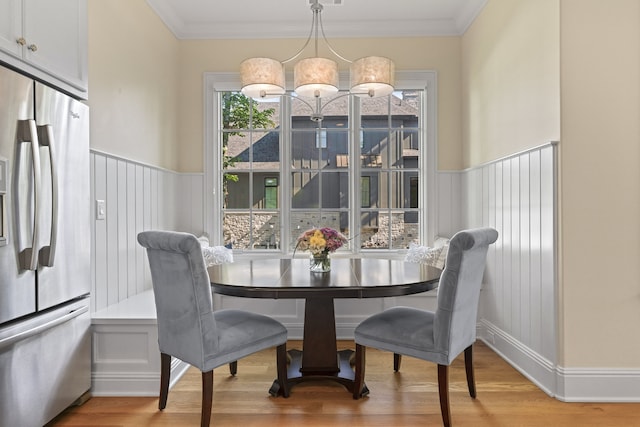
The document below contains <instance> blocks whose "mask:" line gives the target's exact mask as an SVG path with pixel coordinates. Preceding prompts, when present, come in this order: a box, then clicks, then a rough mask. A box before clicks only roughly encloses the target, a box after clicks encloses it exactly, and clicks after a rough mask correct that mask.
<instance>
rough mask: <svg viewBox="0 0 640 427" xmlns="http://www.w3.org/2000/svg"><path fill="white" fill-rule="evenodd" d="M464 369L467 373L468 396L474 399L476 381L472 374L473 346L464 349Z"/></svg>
mask: <svg viewBox="0 0 640 427" xmlns="http://www.w3.org/2000/svg"><path fill="white" fill-rule="evenodd" d="M464 368H465V370H466V371H467V386H468V387H469V395H470V396H471V397H473V398H474V399H475V398H476V379H475V375H474V373H473V346H471V345H470V346H469V347H467V348H465V349H464Z"/></svg>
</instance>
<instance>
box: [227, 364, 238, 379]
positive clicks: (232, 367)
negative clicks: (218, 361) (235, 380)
mask: <svg viewBox="0 0 640 427" xmlns="http://www.w3.org/2000/svg"><path fill="white" fill-rule="evenodd" d="M229 373H231V375H233V376H235V375H236V374H237V373H238V361H237V360H234V361H233V362H231V363H229Z"/></svg>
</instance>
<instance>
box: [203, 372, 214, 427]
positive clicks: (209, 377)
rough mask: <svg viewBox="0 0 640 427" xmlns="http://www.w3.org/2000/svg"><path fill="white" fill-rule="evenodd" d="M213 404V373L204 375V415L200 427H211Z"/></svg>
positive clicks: (204, 373)
mask: <svg viewBox="0 0 640 427" xmlns="http://www.w3.org/2000/svg"><path fill="white" fill-rule="evenodd" d="M212 404H213V371H212V370H211V371H209V372H203V373H202V413H201V415H200V427H209V424H210V423H211V406H212Z"/></svg>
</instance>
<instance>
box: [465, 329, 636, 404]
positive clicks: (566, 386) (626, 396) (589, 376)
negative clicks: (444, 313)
mask: <svg viewBox="0 0 640 427" xmlns="http://www.w3.org/2000/svg"><path fill="white" fill-rule="evenodd" d="M478 338H479V339H480V340H481V341H483V342H484V343H485V344H486V345H487V346H489V347H490V348H491V349H493V351H495V352H496V353H497V354H498V355H500V357H502V358H503V359H504V360H505V361H507V362H508V363H509V364H510V365H511V366H513V367H514V368H515V369H516V370H518V371H519V372H520V373H521V374H522V375H524V376H525V377H527V378H528V379H529V380H530V381H531V382H533V383H534V384H535V385H537V386H538V387H540V389H541V390H542V391H544V392H545V393H547V394H548V395H549V396H551V397H554V398H556V399H558V400H560V401H563V402H640V369H619V368H563V367H560V366H558V365H557V364H555V363H554V362H552V361H550V360H548V359H546V358H544V357H542V356H541V355H540V354H538V353H536V352H534V351H533V350H531V349H530V348H528V347H527V346H526V345H524V344H522V343H521V342H519V341H518V340H516V339H514V338H513V337H512V336H510V335H509V334H508V333H506V332H504V331H502V330H500V329H498V328H497V327H495V325H492V324H491V323H489V322H486V321H484V320H481V321H480V322H479V323H478Z"/></svg>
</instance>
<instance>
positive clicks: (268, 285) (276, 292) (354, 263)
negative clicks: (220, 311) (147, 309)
mask: <svg viewBox="0 0 640 427" xmlns="http://www.w3.org/2000/svg"><path fill="white" fill-rule="evenodd" d="M208 270H209V278H210V281H211V287H212V288H213V291H214V292H216V293H219V294H223V295H230V296H238V297H251V298H275V299H278V298H318V297H327V298H379V297H393V296H401V295H410V294H415V293H420V292H426V291H429V290H432V289H435V288H436V287H437V286H438V280H439V279H440V274H441V272H442V271H441V270H439V269H437V268H434V267H430V266H427V265H424V264H416V263H408V262H404V261H400V260H389V259H377V258H362V259H360V258H358V259H355V258H332V259H331V271H330V272H328V273H311V272H310V271H309V259H308V258H296V259H290V258H286V259H285V258H283V259H256V260H240V261H236V262H234V263H230V264H221V265H214V266H211V267H209V269H208Z"/></svg>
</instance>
